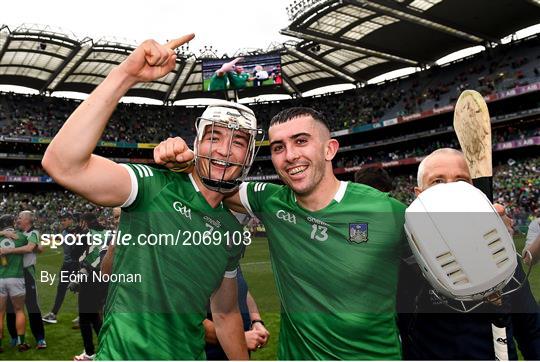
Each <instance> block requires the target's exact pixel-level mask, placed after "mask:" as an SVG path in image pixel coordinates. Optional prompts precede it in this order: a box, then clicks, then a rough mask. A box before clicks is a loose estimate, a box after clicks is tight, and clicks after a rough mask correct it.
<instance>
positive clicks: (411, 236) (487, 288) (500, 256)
mask: <svg viewBox="0 0 540 362" xmlns="http://www.w3.org/2000/svg"><path fill="white" fill-rule="evenodd" d="M405 232H406V234H407V238H408V240H409V245H410V247H411V250H412V251H413V254H414V256H415V258H416V261H417V262H418V264H419V266H420V268H421V270H422V273H423V274H424V276H425V278H426V279H427V280H428V281H429V282H430V284H431V285H432V286H433V288H434V289H435V290H436V291H438V292H440V293H441V294H443V295H444V296H446V297H447V298H450V299H453V300H457V301H460V302H463V301H480V300H486V299H487V297H489V296H491V295H493V294H496V293H498V292H501V291H502V289H503V288H504V287H505V286H506V285H507V284H508V282H509V281H510V280H511V279H512V278H513V275H514V271H515V269H516V266H517V257H516V249H515V246H514V241H513V239H512V237H511V236H510V234H509V232H508V230H507V228H506V226H505V224H504V222H503V220H502V219H501V217H500V216H499V215H498V213H497V211H496V210H495V209H494V207H493V205H492V204H491V202H490V201H489V200H488V198H487V197H486V196H485V195H484V194H483V193H482V192H481V191H480V190H478V189H477V188H475V187H474V186H472V185H470V184H468V183H466V182H462V181H461V182H452V183H446V184H440V185H436V186H433V187H430V188H428V189H427V190H425V191H423V192H422V193H421V194H420V195H418V198H417V199H416V200H415V201H414V202H413V203H412V204H411V205H410V206H409V207H408V208H407V210H406V212H405ZM505 294H507V293H505ZM462 311H466V310H462Z"/></svg>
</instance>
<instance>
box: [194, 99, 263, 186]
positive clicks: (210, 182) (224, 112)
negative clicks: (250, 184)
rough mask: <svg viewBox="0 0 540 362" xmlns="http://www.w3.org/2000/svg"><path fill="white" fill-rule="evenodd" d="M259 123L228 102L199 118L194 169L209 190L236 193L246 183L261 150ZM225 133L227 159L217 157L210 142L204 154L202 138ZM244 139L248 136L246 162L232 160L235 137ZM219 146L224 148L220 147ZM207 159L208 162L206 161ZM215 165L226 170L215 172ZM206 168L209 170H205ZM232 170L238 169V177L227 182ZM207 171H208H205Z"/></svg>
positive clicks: (224, 152) (225, 157)
mask: <svg viewBox="0 0 540 362" xmlns="http://www.w3.org/2000/svg"><path fill="white" fill-rule="evenodd" d="M256 125H257V121H256V119H255V115H254V114H253V112H252V111H251V110H250V109H249V108H247V107H245V106H242V105H240V104H236V103H231V102H225V103H221V104H218V105H213V106H209V107H208V108H207V109H206V110H205V111H204V113H203V115H202V116H201V117H200V118H198V119H197V123H196V128H197V138H196V139H195V145H194V151H195V169H196V171H197V173H198V174H199V176H200V178H201V180H202V182H203V184H204V185H205V186H206V187H207V188H208V189H210V190H212V191H216V192H219V193H222V194H227V193H231V192H234V191H236V190H237V189H238V187H239V186H240V184H241V183H242V182H243V181H244V179H245V178H246V176H247V175H248V173H249V169H250V167H251V165H252V164H253V161H254V160H255V155H256V153H257V150H258V147H257V146H256V143H257V142H261V141H262V140H263V138H264V132H263V131H262V130H260V129H257V126H256ZM218 128H219V129H220V131H219V132H220V133H222V132H223V130H225V132H226V133H227V134H228V141H227V145H226V148H225V150H223V149H222V150H221V153H222V155H223V156H224V157H221V158H219V159H218V158H216V157H215V156H213V154H214V152H213V151H214V149H215V148H214V146H213V143H210V146H209V150H208V152H207V153H202V152H201V147H200V146H201V143H202V142H203V138H204V137H205V136H208V134H210V137H211V138H212V139H213V138H214V135H216V134H217V133H218V131H217V129H218ZM240 135H241V137H242V138H243V139H245V138H246V136H247V149H246V152H245V156H244V158H243V160H241V161H238V160H234V159H232V158H231V156H232V147H233V142H234V140H235V138H237V137H238V136H240ZM219 147H221V148H222V147H223V145H220V146H219ZM204 160H206V161H207V162H203V161H204ZM212 163H214V164H218V165H220V166H222V167H225V168H224V170H223V171H219V172H216V171H212V167H211V165H212ZM205 165H206V167H205ZM229 167H235V168H237V169H238V170H237V171H236V172H235V175H234V176H233V177H232V178H230V179H226V173H227V170H228V169H229ZM205 168H206V169H205Z"/></svg>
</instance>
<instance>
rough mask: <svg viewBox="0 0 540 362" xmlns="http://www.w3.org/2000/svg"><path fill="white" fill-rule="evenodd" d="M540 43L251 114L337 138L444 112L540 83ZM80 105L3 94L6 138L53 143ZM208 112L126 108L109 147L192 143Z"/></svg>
mask: <svg viewBox="0 0 540 362" xmlns="http://www.w3.org/2000/svg"><path fill="white" fill-rule="evenodd" d="M539 39H540V37H536V38H534V39H532V40H529V41H528V42H523V43H521V44H515V45H514V44H511V45H506V46H500V47H497V48H495V49H489V50H487V51H485V52H482V53H479V54H477V55H475V56H473V57H472V58H470V59H465V60H461V61H457V62H456V63H455V64H450V65H447V66H444V67H440V66H434V67H432V68H429V69H427V70H424V71H423V72H419V73H414V74H412V75H410V76H408V77H404V78H402V79H397V80H393V81H388V82H386V83H384V84H381V85H368V86H366V87H361V88H357V89H353V90H349V91H345V92H342V93H340V94H328V95H324V96H315V97H304V98H295V99H291V100H285V101H280V102H273V103H260V104H254V105H251V107H252V108H253V109H254V111H255V113H256V115H257V117H258V119H259V120H260V121H261V124H262V127H263V128H267V126H268V123H269V121H270V119H271V118H272V116H273V115H274V114H276V113H277V112H278V111H279V110H281V109H283V108H286V107H291V106H307V107H312V108H315V109H318V110H321V111H322V112H323V113H325V115H326V116H327V117H328V119H329V121H330V123H331V127H332V130H340V129H346V128H350V127H353V126H356V125H360V124H366V123H373V122H377V121H380V120H384V119H390V118H394V117H397V116H399V115H406V114H412V113H416V112H420V111H423V110H427V109H433V108H439V107H442V106H445V105H448V104H451V103H453V102H455V100H456V99H457V97H458V95H459V92H461V91H462V90H463V89H466V88H475V89H479V90H480V91H481V92H482V93H483V94H490V93H494V92H498V91H501V90H505V89H509V88H513V87H515V86H518V85H524V84H528V83H533V82H538V81H540V70H539V66H538V65H537V64H538V60H539V59H540V44H539V42H540V40H539ZM78 104H79V101H74V100H69V99H63V98H55V97H45V96H40V95H20V94H14V93H2V94H0V135H11V136H35V137H52V136H54V134H55V133H56V132H57V131H58V129H59V128H60V127H61V125H62V124H63V123H64V122H65V120H66V119H67V118H68V117H69V115H70V114H71V113H72V112H73V110H74V109H75V108H76V107H77V106H78ZM202 111H203V108H197V107H195V108H194V107H185V106H155V105H140V104H120V105H119V106H118V107H117V110H116V111H115V113H114V114H113V116H112V119H111V122H110V123H109V125H108V126H107V129H106V130H105V132H104V134H103V138H102V139H103V140H104V141H115V142H130V143H136V142H142V143H152V142H157V141H160V140H162V139H164V138H167V137H170V136H176V135H181V136H184V137H188V138H190V139H192V137H193V131H194V126H193V124H194V120H195V119H196V118H197V117H198V116H200V115H201V114H202Z"/></svg>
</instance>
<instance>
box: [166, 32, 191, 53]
mask: <svg viewBox="0 0 540 362" xmlns="http://www.w3.org/2000/svg"><path fill="white" fill-rule="evenodd" d="M193 38H195V34H193V33H191V34H186V35H183V36H181V37H180V38H176V39H173V40H170V41H168V42H167V43H166V44H165V47H167V48H169V49H173V50H174V49H176V48H178V47H179V46H181V45H184V44H185V43H187V42H188V41H190V40H191V39H193Z"/></svg>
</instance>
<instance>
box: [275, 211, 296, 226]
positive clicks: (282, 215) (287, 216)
mask: <svg viewBox="0 0 540 362" xmlns="http://www.w3.org/2000/svg"><path fill="white" fill-rule="evenodd" d="M276 216H277V218H278V219H281V220H284V221H287V222H289V223H291V224H296V216H295V215H294V214H291V213H290V212H287V211H284V210H278V212H276Z"/></svg>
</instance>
